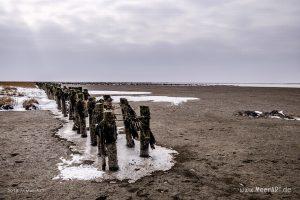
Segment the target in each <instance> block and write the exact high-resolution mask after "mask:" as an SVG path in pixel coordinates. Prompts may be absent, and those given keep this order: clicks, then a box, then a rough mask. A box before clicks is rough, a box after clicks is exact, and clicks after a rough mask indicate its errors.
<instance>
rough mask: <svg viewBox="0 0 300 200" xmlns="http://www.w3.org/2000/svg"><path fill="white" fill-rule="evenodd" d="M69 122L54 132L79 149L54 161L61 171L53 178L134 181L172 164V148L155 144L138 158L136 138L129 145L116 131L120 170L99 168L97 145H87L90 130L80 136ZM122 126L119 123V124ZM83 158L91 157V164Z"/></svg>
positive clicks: (100, 164) (138, 146)
mask: <svg viewBox="0 0 300 200" xmlns="http://www.w3.org/2000/svg"><path fill="white" fill-rule="evenodd" d="M87 121H88V120H87ZM72 126H73V122H68V123H67V124H65V125H64V127H62V128H61V129H60V130H59V131H58V133H57V135H59V136H60V137H62V138H64V139H67V140H68V141H71V142H73V143H74V146H71V149H72V150H73V151H77V152H79V153H80V155H77V154H76V155H75V154H73V155H72V158H71V159H69V160H67V159H64V158H61V161H62V162H61V163H58V164H57V165H58V169H59V171H60V174H59V175H58V176H56V177H54V179H63V180H70V179H78V180H91V179H97V180H98V181H102V180H105V179H118V180H125V179H126V180H129V182H135V181H136V180H138V179H140V178H142V177H144V176H147V175H151V173H152V172H154V171H166V170H169V169H171V168H172V166H173V165H174V158H173V154H177V152H176V151H175V150H172V149H167V148H165V147H160V146H156V149H154V150H150V156H151V157H150V158H141V157H140V156H139V149H140V143H139V141H137V140H135V148H128V147H127V146H126V137H125V134H119V135H118V140H117V150H118V161H119V167H120V170H119V171H117V172H109V171H101V170H100V169H101V166H102V160H101V158H99V157H98V156H97V153H98V152H97V147H93V146H91V145H90V134H89V132H88V137H87V138H86V139H83V138H81V136H80V135H79V134H77V133H76V132H75V131H72ZM121 129H122V127H120V130H121ZM85 161H91V162H92V164H91V165H86V164H84V162H85ZM78 174H80V175H78Z"/></svg>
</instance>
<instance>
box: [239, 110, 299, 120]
mask: <svg viewBox="0 0 300 200" xmlns="http://www.w3.org/2000/svg"><path fill="white" fill-rule="evenodd" d="M235 116H246V117H252V118H277V119H286V120H298V119H299V118H297V117H293V116H291V115H286V114H284V113H283V111H278V110H272V111H271V112H261V111H250V110H246V111H237V112H236V113H235Z"/></svg>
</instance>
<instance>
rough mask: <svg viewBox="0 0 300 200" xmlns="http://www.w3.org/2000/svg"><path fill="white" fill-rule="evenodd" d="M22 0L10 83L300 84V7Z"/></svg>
mask: <svg viewBox="0 0 300 200" xmlns="http://www.w3.org/2000/svg"><path fill="white" fill-rule="evenodd" d="M18 2H22V3H20V5H19V6H18V5H17V4H13V6H12V9H8V8H6V7H5V8H6V9H2V10H0V43H1V45H0V68H1V74H0V80H65V81H176V82H178V81H183V82H186V81H193V82H299V77H300V67H299V63H300V39H299V37H298V35H299V33H300V26H299V24H300V23H298V22H299V17H300V9H298V8H297V6H296V5H299V3H298V1H293V0H287V1H284V2H285V3H283V2H282V1H270V0H265V1H251V2H250V1H245V2H246V3H243V1H234V0H232V1H231V0H224V1H211V0H207V1H201V2H200V1H196V0H194V1H193V0H188V1H184V2H185V3H182V2H181V1H156V2H157V3H151V2H149V1H139V2H141V3H138V4H128V3H127V2H128V1H113V2H112V3H109V2H108V1H105V2H104V3H99V2H98V1H97V3H95V4H94V7H95V8H93V5H90V4H86V5H84V6H82V7H81V4H80V3H81V1H79V0H76V1H66V2H64V3H61V4H59V5H57V8H58V10H57V12H56V11H55V5H53V3H51V2H53V1H48V2H46V3H45V2H43V1H39V4H38V5H36V4H35V1H34V0H31V1H18ZM26 2H27V3H26ZM74 2H75V3H74ZM94 2H96V1H92V0H89V3H94ZM120 2H121V3H120ZM170 2H174V4H171V3H170ZM176 2H179V3H176ZM180 2H181V3H180ZM272 2H273V3H272ZM0 5H1V3H0ZM168 5H169V7H168ZM0 7H1V6H0ZM298 7H299V6H298ZM38 8H40V9H42V10H44V12H45V13H43V12H41V13H37V14H34V13H31V10H32V9H33V10H37V9H38ZM97 8H99V9H100V10H99V12H97V11H96V10H97ZM105 8H107V9H105ZM89 11H90V12H89ZM197 11H199V12H197ZM202 11H203V12H202ZM288 11H291V12H288ZM47 14H52V15H49V16H48V15H47Z"/></svg>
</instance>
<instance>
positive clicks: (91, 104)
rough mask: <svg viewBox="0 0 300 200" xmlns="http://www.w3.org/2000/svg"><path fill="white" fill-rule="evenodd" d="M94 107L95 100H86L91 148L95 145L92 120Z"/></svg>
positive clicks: (95, 138)
mask: <svg viewBox="0 0 300 200" xmlns="http://www.w3.org/2000/svg"><path fill="white" fill-rule="evenodd" d="M95 107H96V98H95V97H90V98H89V100H88V114H89V130H90V136H91V145H92V146H96V145H97V136H96V126H95V120H93V118H94V116H93V115H94V110H95Z"/></svg>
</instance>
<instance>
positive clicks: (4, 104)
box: [0, 96, 15, 110]
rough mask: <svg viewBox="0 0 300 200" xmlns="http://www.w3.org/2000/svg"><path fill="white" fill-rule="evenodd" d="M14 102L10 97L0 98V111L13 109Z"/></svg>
mask: <svg viewBox="0 0 300 200" xmlns="http://www.w3.org/2000/svg"><path fill="white" fill-rule="evenodd" d="M14 104H15V100H14V99H13V98H11V97H8V96H5V97H0V110H12V109H14Z"/></svg>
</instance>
